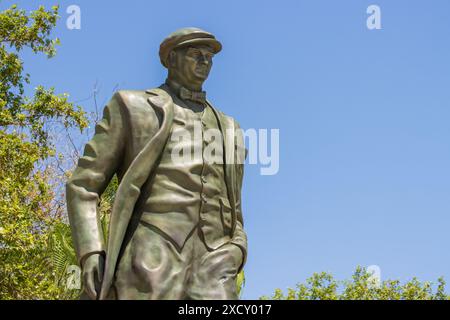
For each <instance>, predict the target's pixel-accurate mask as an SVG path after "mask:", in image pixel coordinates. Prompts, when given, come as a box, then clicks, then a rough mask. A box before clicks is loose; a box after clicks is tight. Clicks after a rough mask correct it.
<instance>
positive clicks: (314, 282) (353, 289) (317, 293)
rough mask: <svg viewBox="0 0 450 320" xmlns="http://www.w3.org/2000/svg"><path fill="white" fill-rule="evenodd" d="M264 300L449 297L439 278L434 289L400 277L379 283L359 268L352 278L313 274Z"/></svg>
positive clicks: (423, 298)
mask: <svg viewBox="0 0 450 320" xmlns="http://www.w3.org/2000/svg"><path fill="white" fill-rule="evenodd" d="M261 299H263V300H267V299H272V300H449V299H450V296H448V295H447V294H446V293H445V281H444V279H443V278H442V277H441V278H439V279H438V282H437V287H436V289H435V290H434V289H433V284H432V283H430V282H420V281H418V280H417V279H416V278H413V279H412V280H410V281H408V282H406V283H405V284H403V285H402V284H401V283H400V281H398V280H386V281H383V282H381V283H377V282H376V280H375V279H374V278H373V277H372V274H371V273H370V272H367V270H366V269H365V268H362V267H357V268H356V271H355V272H354V274H353V276H352V280H346V281H341V282H340V281H337V280H335V279H334V278H333V276H332V275H331V274H329V273H326V272H322V273H314V274H313V275H312V276H311V277H310V278H308V279H307V280H306V283H305V284H302V283H300V284H297V289H292V288H288V290H287V294H284V293H283V291H282V290H281V289H276V290H275V293H274V294H273V295H272V297H270V298H269V297H267V296H263V297H261Z"/></svg>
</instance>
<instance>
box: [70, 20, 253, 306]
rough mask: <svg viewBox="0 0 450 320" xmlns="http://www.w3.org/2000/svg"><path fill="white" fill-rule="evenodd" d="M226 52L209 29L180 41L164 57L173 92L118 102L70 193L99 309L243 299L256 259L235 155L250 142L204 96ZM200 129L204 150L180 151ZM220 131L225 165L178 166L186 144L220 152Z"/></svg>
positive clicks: (187, 161) (117, 97)
mask: <svg viewBox="0 0 450 320" xmlns="http://www.w3.org/2000/svg"><path fill="white" fill-rule="evenodd" d="M221 48H222V46H221V44H220V42H219V41H218V40H216V38H215V37H214V36H213V35H212V34H211V33H208V32H206V31H204V30H201V29H198V28H184V29H180V30H178V31H176V32H174V33H172V34H171V35H169V36H168V37H167V38H166V39H165V40H164V41H163V42H162V43H161V46H160V51H159V55H160V59H161V63H162V64H163V66H164V67H166V68H167V69H168V77H167V80H166V82H165V83H164V84H163V85H161V86H160V87H159V88H155V89H151V90H146V91H119V92H117V93H115V94H114V96H113V97H112V99H111V101H110V102H109V103H108V104H107V106H106V107H105V109H104V113H103V119H102V120H101V121H100V122H99V123H98V124H97V126H96V129H95V135H94V137H93V138H92V140H91V141H90V142H89V143H87V144H86V146H85V150H84V154H83V156H82V157H81V158H80V159H79V162H78V166H77V167H76V169H75V171H74V173H73V175H72V177H71V178H70V179H69V181H68V182H67V188H66V189H67V208H68V215H69V219H70V224H71V227H72V236H73V241H74V245H75V248H76V252H77V256H78V259H79V263H80V265H81V267H82V275H83V283H84V288H85V293H86V294H87V295H88V296H89V297H90V298H91V299H237V298H238V296H237V288H236V276H237V274H238V273H239V272H240V271H241V270H242V268H243V266H244V263H245V260H246V255H247V237H246V234H245V232H244V230H243V220H242V210H241V186H242V179H243V161H242V159H237V157H239V152H236V150H237V149H239V147H240V146H242V144H243V141H242V134H239V133H238V131H239V130H240V129H239V125H238V124H237V122H236V121H235V120H234V119H233V118H231V117H229V116H226V115H225V114H223V113H222V112H220V111H218V110H217V109H215V108H214V107H213V106H212V105H211V103H210V102H209V101H208V100H206V94H205V92H204V91H202V85H203V83H204V81H205V80H206V79H207V77H208V75H209V72H210V69H211V66H212V59H213V56H214V54H216V53H218V52H219V51H220V50H221ZM196 128H198V130H199V132H200V138H198V137H197V138H194V139H190V140H183V141H182V142H180V141H179V139H177V137H179V136H181V135H182V133H186V132H187V133H194V131H195V130H196ZM210 129H216V130H219V132H220V133H222V137H221V138H222V141H221V144H220V145H221V146H222V148H218V149H217V150H216V151H217V153H218V154H216V156H218V157H219V158H220V159H223V160H224V161H223V162H221V163H220V162H210V161H207V160H206V159H205V158H204V157H203V156H200V158H199V157H184V158H183V159H184V160H183V161H181V162H180V161H174V160H173V159H174V158H173V154H174V151H175V150H176V149H177V148H179V147H180V145H179V144H180V143H181V145H182V148H181V151H182V152H185V151H186V150H191V152H193V153H194V151H195V150H197V151H198V150H203V149H204V148H205V147H207V146H208V144H210V143H212V142H211V141H209V140H208V139H207V138H206V133H207V130H210ZM225 132H235V133H236V134H234V135H231V136H230V135H229V134H225ZM194 136H195V134H194ZM197 136H198V135H197ZM230 137H231V138H230ZM222 142H223V143H222ZM177 144H178V145H177ZM177 150H178V149H177ZM230 155H231V156H230ZM115 174H116V175H117V177H118V179H119V182H120V183H119V187H118V190H117V193H116V196H115V200H114V205H113V208H112V212H111V217H110V225H109V236H108V240H107V246H106V245H105V243H104V240H103V234H102V229H101V227H100V226H99V220H98V215H97V205H98V201H99V198H100V196H101V194H102V193H103V191H104V190H105V188H106V187H107V185H108V184H109V182H110V180H111V179H112V177H113V176H114V175H115Z"/></svg>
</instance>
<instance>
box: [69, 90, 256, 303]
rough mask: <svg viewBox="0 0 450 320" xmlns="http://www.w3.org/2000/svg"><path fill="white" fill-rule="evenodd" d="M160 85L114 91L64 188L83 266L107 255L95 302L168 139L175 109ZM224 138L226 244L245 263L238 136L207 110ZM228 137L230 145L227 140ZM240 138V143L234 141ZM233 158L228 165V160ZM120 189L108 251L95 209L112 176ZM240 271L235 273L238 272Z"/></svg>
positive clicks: (106, 286)
mask: <svg viewBox="0 0 450 320" xmlns="http://www.w3.org/2000/svg"><path fill="white" fill-rule="evenodd" d="M167 90H168V89H167V87H166V86H165V85H163V86H161V87H160V88H157V89H152V90H147V91H119V92H117V93H116V94H115V95H114V96H113V98H112V99H111V101H110V102H109V103H108V104H107V106H106V107H105V109H104V112H103V119H102V120H101V121H100V122H99V123H98V124H97V125H96V128H95V135H94V137H93V138H92V140H91V141H90V142H88V143H87V144H86V146H85V150H84V154H83V156H82V157H81V158H80V159H79V162H78V166H77V168H76V169H75V171H74V173H73V175H72V177H71V178H70V179H69V181H68V182H67V185H66V198H67V210H68V215H69V221H70V225H71V228H72V238H73V242H74V246H75V250H76V252H77V256H78V259H79V263H80V264H82V262H83V260H84V259H85V257H87V256H89V255H91V254H93V253H101V254H105V255H106V258H105V259H106V263H105V270H104V275H103V282H102V288H101V292H100V299H104V298H106V297H107V296H108V293H109V290H110V288H111V286H112V283H113V279H114V273H115V270H116V266H117V263H118V259H119V254H120V251H121V249H122V246H123V243H124V238H125V235H126V232H127V228H128V226H129V224H130V220H131V218H132V216H133V213H134V212H135V205H136V202H137V201H138V199H139V196H140V195H141V188H142V187H143V185H144V184H145V182H146V181H147V180H148V178H149V176H150V175H151V173H152V170H153V168H154V167H155V166H157V165H158V158H159V156H160V154H161V152H162V151H163V149H164V146H165V143H166V141H167V139H168V138H169V135H170V130H171V126H172V122H173V115H174V105H173V100H172V98H171V96H170V95H169V94H168V92H167ZM211 107H212V106H211ZM212 110H213V111H214V113H215V115H216V117H217V119H218V120H219V121H218V122H219V129H220V130H221V131H222V133H223V138H224V169H225V170H224V172H225V182H226V185H227V190H228V198H229V200H230V205H231V208H232V217H233V232H232V239H231V242H233V243H235V244H237V245H238V246H239V247H241V248H242V249H243V252H244V259H243V263H242V265H241V268H242V267H243V265H244V263H245V260H246V251H247V238H246V235H245V233H244V231H243V219H242V210H241V187H242V178H243V164H242V162H243V161H242V159H237V158H238V157H239V154H240V153H239V152H236V151H237V149H238V148H240V147H241V146H242V145H243V143H242V135H240V134H239V133H237V134H235V135H234V136H230V135H229V134H226V132H228V133H229V132H233V133H234V132H237V131H238V130H237V129H239V125H238V124H237V123H236V121H235V120H234V119H233V118H231V117H228V116H226V115H225V114H223V113H222V112H220V111H218V110H216V109H215V108H213V107H212ZM230 139H233V140H234V141H230ZM239 139H240V140H239ZM230 159H233V161H230ZM114 174H117V176H118V179H119V182H120V183H119V187H118V190H117V193H116V196H115V200H114V204H113V208H112V212H111V219H110V226H109V237H108V244H107V247H106V246H105V243H104V240H103V239H104V237H103V234H102V228H101V227H100V224H99V219H98V214H97V205H98V201H99V199H100V196H101V194H102V193H103V192H104V190H105V188H106V187H107V186H108V184H109V182H110V180H111V179H112V177H113V175H114ZM241 268H240V269H241Z"/></svg>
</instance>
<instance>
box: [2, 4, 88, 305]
mask: <svg viewBox="0 0 450 320" xmlns="http://www.w3.org/2000/svg"><path fill="white" fill-rule="evenodd" d="M57 14H58V8H57V7H53V8H52V9H51V10H50V11H46V10H45V9H44V8H43V7H40V8H39V9H38V10H36V11H32V12H31V13H29V14H28V15H27V13H26V12H25V11H23V10H19V9H18V8H17V7H16V6H12V7H11V8H10V9H7V10H4V11H2V12H0V261H1V264H0V299H53V298H63V297H65V292H64V290H62V289H61V287H60V286H58V282H57V281H55V273H54V272H53V270H54V269H56V270H58V268H59V269H60V268H62V267H63V265H64V264H65V263H66V262H65V261H64V260H61V259H51V251H50V250H48V246H49V241H50V240H51V237H50V234H51V232H52V230H59V229H58V228H60V225H61V223H63V217H62V209H61V207H60V206H58V205H56V203H55V198H56V197H55V194H54V191H53V190H54V188H53V185H52V182H51V181H52V180H53V179H54V178H55V175H54V170H53V169H54V168H52V166H51V165H49V162H48V161H47V160H48V159H49V158H51V157H53V156H54V154H55V148H54V146H53V144H52V139H51V137H50V135H49V132H50V129H51V128H52V127H50V126H57V125H61V126H64V127H66V128H71V127H75V128H79V129H80V130H81V129H83V128H85V127H86V126H87V120H86V118H85V114H84V112H83V111H82V110H81V108H79V107H75V106H74V105H72V104H71V103H69V102H68V100H67V95H65V94H63V95H56V94H55V93H54V89H53V88H50V89H45V88H44V87H42V86H37V88H36V89H35V92H34V95H33V96H32V97H31V98H30V97H27V96H26V95H25V87H26V85H27V84H29V83H30V75H28V74H24V67H23V61H22V60H21V59H20V51H21V50H23V49H24V48H30V49H31V50H32V51H33V52H34V53H43V54H45V55H47V56H48V57H52V56H53V55H54V54H55V45H56V44H57V43H58V42H59V41H58V39H51V38H50V32H51V29H52V28H53V27H54V26H55V24H56V20H57V18H58V15H57ZM50 242H51V241H50ZM66 245H68V244H66ZM58 250H66V248H65V247H62V248H59V249H58ZM52 262H55V264H54V265H52ZM67 263H68V261H67Z"/></svg>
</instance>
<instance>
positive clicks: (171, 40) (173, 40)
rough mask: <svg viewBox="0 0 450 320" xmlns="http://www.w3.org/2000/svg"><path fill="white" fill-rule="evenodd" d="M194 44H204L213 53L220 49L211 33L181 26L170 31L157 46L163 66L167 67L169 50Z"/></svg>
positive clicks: (219, 44)
mask: <svg viewBox="0 0 450 320" xmlns="http://www.w3.org/2000/svg"><path fill="white" fill-rule="evenodd" d="M191 44H192V45H194V44H205V45H208V46H210V47H211V49H213V51H214V53H218V52H219V51H220V50H222V44H221V43H220V42H219V41H217V40H216V37H214V35H213V34H212V33H209V32H207V31H205V30H202V29H199V28H182V29H179V30H177V31H175V32H173V33H171V34H170V35H169V36H168V37H167V38H166V39H164V41H163V42H161V45H160V46H159V58H160V59H161V63H162V64H163V66H164V67H166V68H167V67H168V61H167V59H168V57H169V53H170V51H172V50H173V49H175V48H179V47H183V46H187V45H191Z"/></svg>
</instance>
